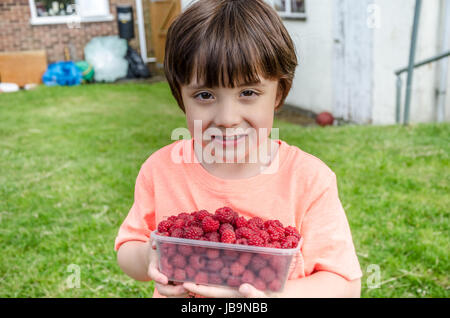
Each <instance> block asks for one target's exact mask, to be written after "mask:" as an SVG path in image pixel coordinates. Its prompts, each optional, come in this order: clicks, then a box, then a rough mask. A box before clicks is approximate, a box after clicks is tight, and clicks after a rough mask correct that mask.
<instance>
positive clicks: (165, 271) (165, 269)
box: [161, 267, 173, 278]
mask: <svg viewBox="0 0 450 318" xmlns="http://www.w3.org/2000/svg"><path fill="white" fill-rule="evenodd" d="M161 273H163V274H164V275H165V276H167V277H168V278H169V277H172V276H173V267H163V268H162V269H161Z"/></svg>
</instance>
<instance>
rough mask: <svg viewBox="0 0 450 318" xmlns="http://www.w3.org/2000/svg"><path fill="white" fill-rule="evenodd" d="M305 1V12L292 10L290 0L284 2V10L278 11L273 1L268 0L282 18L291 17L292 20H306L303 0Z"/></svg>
mask: <svg viewBox="0 0 450 318" xmlns="http://www.w3.org/2000/svg"><path fill="white" fill-rule="evenodd" d="M304 2H305V4H304V5H305V12H292V7H291V0H287V1H286V2H285V4H286V9H285V10H284V11H278V10H277V9H276V8H275V3H274V1H273V0H269V3H270V4H271V5H272V7H273V8H274V9H275V10H276V11H277V13H278V15H279V16H280V17H281V18H282V19H293V20H306V18H307V15H306V0H304Z"/></svg>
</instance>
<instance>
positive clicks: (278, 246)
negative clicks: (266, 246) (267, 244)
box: [272, 241, 281, 248]
mask: <svg viewBox="0 0 450 318" xmlns="http://www.w3.org/2000/svg"><path fill="white" fill-rule="evenodd" d="M272 245H273V247H275V248H281V243H280V242H278V241H275V242H272Z"/></svg>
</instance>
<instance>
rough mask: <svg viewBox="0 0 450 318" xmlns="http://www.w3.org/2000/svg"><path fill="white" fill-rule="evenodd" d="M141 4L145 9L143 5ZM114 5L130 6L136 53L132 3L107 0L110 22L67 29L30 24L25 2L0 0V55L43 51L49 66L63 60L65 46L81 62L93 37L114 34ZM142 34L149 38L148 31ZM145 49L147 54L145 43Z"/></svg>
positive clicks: (61, 25) (116, 32) (65, 25)
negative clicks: (86, 46)
mask: <svg viewBox="0 0 450 318" xmlns="http://www.w3.org/2000/svg"><path fill="white" fill-rule="evenodd" d="M143 2H144V10H146V8H147V5H146V4H145V1H143ZM118 4H130V5H132V6H133V12H134V21H135V37H134V39H132V40H131V41H130V45H131V46H132V47H133V48H135V49H136V50H138V52H139V39H138V30H137V25H136V22H137V17H136V9H135V1H134V0H109V5H110V13H111V14H112V15H113V16H114V20H113V21H108V22H90V23H81V24H80V28H70V27H69V26H68V25H67V24H53V25H31V24H30V18H31V12H30V6H29V2H28V0H0V52H8V51H25V50H41V49H45V50H46V52H47V59H48V62H49V63H52V62H56V61H62V60H64V59H65V54H64V50H65V47H67V48H68V49H69V52H70V53H71V57H72V59H73V60H81V59H83V58H84V47H85V45H86V44H87V43H88V42H89V41H90V40H91V39H92V38H93V37H95V36H107V35H117V34H118V29H117V20H116V5H118ZM146 35H147V38H149V36H150V34H149V32H147V34H146ZM147 48H148V51H150V46H149V45H148V44H147ZM148 55H150V54H148Z"/></svg>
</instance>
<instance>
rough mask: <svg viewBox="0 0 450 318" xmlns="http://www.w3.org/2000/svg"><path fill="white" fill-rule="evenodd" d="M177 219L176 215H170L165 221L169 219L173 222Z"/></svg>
mask: <svg viewBox="0 0 450 318" xmlns="http://www.w3.org/2000/svg"><path fill="white" fill-rule="evenodd" d="M176 220H177V216H176V215H171V216H169V217H168V218H167V221H171V222H172V223H173V222H175V221H176Z"/></svg>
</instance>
